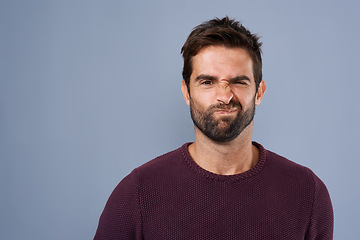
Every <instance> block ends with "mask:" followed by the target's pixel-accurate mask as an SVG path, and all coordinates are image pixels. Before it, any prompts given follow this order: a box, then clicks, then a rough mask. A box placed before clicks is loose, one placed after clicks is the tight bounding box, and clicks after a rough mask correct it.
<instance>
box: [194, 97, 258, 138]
mask: <svg viewBox="0 0 360 240" xmlns="http://www.w3.org/2000/svg"><path fill="white" fill-rule="evenodd" d="M190 103H191V104H190V113H191V119H192V120H193V122H194V124H195V126H196V127H197V128H198V129H199V130H200V131H201V132H202V133H204V134H205V135H206V136H207V137H208V138H210V139H211V140H213V141H215V142H230V141H232V140H234V139H235V138H236V137H237V136H239V135H240V133H241V132H242V131H243V130H244V129H245V128H246V127H247V126H249V124H250V123H251V122H252V121H253V119H254V115H255V97H254V99H253V101H252V102H251V104H250V106H249V108H248V109H247V110H245V111H244V109H243V107H242V105H241V104H240V103H239V102H235V101H231V102H230V103H229V104H217V105H211V106H210V107H209V109H207V110H206V111H201V110H199V109H198V108H197V107H196V104H195V103H194V102H193V101H192V100H191V99H190ZM229 109H237V110H238V113H237V114H236V116H235V117H234V116H226V117H219V118H218V119H215V117H214V112H215V111H219V110H229Z"/></svg>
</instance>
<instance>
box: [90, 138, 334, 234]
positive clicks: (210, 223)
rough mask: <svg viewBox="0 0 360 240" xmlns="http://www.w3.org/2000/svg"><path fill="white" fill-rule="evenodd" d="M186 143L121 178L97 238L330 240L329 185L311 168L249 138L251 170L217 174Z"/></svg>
mask: <svg viewBox="0 0 360 240" xmlns="http://www.w3.org/2000/svg"><path fill="white" fill-rule="evenodd" d="M188 145H189V143H187V144H185V145H183V146H182V147H181V148H179V149H177V150H175V151H172V152H170V153H167V154H165V155H162V156H160V157H158V158H156V159H154V160H152V161H150V162H148V163H146V164H144V165H142V166H141V167H139V168H136V169H135V170H134V171H133V172H132V173H131V174H129V175H128V176H127V177H125V178H124V179H123V180H122V181H121V182H120V183H119V185H118V186H117V187H116V188H115V190H114V191H113V193H112V194H111V196H110V198H109V200H108V202H107V204H106V206H105V209H104V211H103V213H102V215H101V217H100V222H99V226H98V229H97V232H96V235H95V238H94V239H97V240H99V239H101V240H105V239H121V240H127V239H146V240H148V239H156V240H160V239H166V240H171V239H176V240H178V239H189V240H190V239H199V240H200V239H201V240H204V239H206V240H215V239H221V240H222V239H226V240H228V239H237V240H238V239H241V240H254V239H275V240H279V239H284V240H294V239H332V234H333V211H332V206H331V201H330V197H329V194H328V191H327V189H326V187H325V185H324V184H323V182H322V181H321V180H320V179H319V178H318V177H317V176H316V175H315V174H314V173H313V172H312V171H311V170H309V169H308V168H305V167H303V166H300V165H298V164H296V163H294V162H291V161H289V160H287V159H285V158H283V157H281V156H279V155H277V154H275V153H273V152H270V151H267V150H265V149H264V148H263V147H262V146H261V145H260V144H257V143H254V145H255V146H257V147H258V148H259V151H260V157H259V161H258V163H257V164H256V166H255V167H254V168H252V169H250V170H249V171H247V172H244V173H240V174H236V175H230V176H225V175H217V174H214V173H211V172H208V171H206V170H204V169H202V168H201V167H199V166H198V165H197V164H196V163H195V162H194V161H193V159H192V158H191V157H190V155H189V152H188V148H187V147H188Z"/></svg>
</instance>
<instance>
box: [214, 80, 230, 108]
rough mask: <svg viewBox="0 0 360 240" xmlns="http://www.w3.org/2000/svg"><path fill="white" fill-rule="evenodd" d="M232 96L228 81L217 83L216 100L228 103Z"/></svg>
mask: <svg viewBox="0 0 360 240" xmlns="http://www.w3.org/2000/svg"><path fill="white" fill-rule="evenodd" d="M233 97H234V94H233V92H232V91H231V87H230V86H229V84H228V83H219V86H218V87H217V93H216V98H217V100H218V101H220V102H222V103H224V104H229V103H230V101H231V99H232V98H233Z"/></svg>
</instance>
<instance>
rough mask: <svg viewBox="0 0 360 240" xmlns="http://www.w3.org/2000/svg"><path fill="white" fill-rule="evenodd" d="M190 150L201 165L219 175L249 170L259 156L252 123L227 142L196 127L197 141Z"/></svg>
mask: <svg viewBox="0 0 360 240" xmlns="http://www.w3.org/2000/svg"><path fill="white" fill-rule="evenodd" d="M189 152H190V155H191V157H192V158H193V159H194V161H195V162H196V163H197V164H198V165H199V166H200V167H202V168H203V169H205V170H207V171H209V172H212V173H216V174H219V175H233V174H238V173H242V172H245V171H248V170H250V169H251V168H252V167H254V166H255V165H256V163H257V161H258V158H259V151H258V149H257V148H256V147H255V146H254V145H253V144H252V124H250V125H249V126H248V127H247V128H246V129H244V131H243V132H242V133H241V134H240V135H239V136H238V137H237V138H236V139H234V140H232V141H230V142H226V143H219V142H215V141H213V140H211V139H209V138H208V137H207V136H205V135H204V134H203V133H202V132H201V131H200V130H199V129H197V128H195V141H194V143H193V144H191V145H190V146H189Z"/></svg>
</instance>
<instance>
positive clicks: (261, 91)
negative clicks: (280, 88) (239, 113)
mask: <svg viewBox="0 0 360 240" xmlns="http://www.w3.org/2000/svg"><path fill="white" fill-rule="evenodd" d="M265 91H266V85H265V81H264V80H261V82H260V84H259V87H258V89H257V92H256V96H255V105H256V106H257V105H259V104H260V103H261V101H262V99H263V97H264V94H265Z"/></svg>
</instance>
